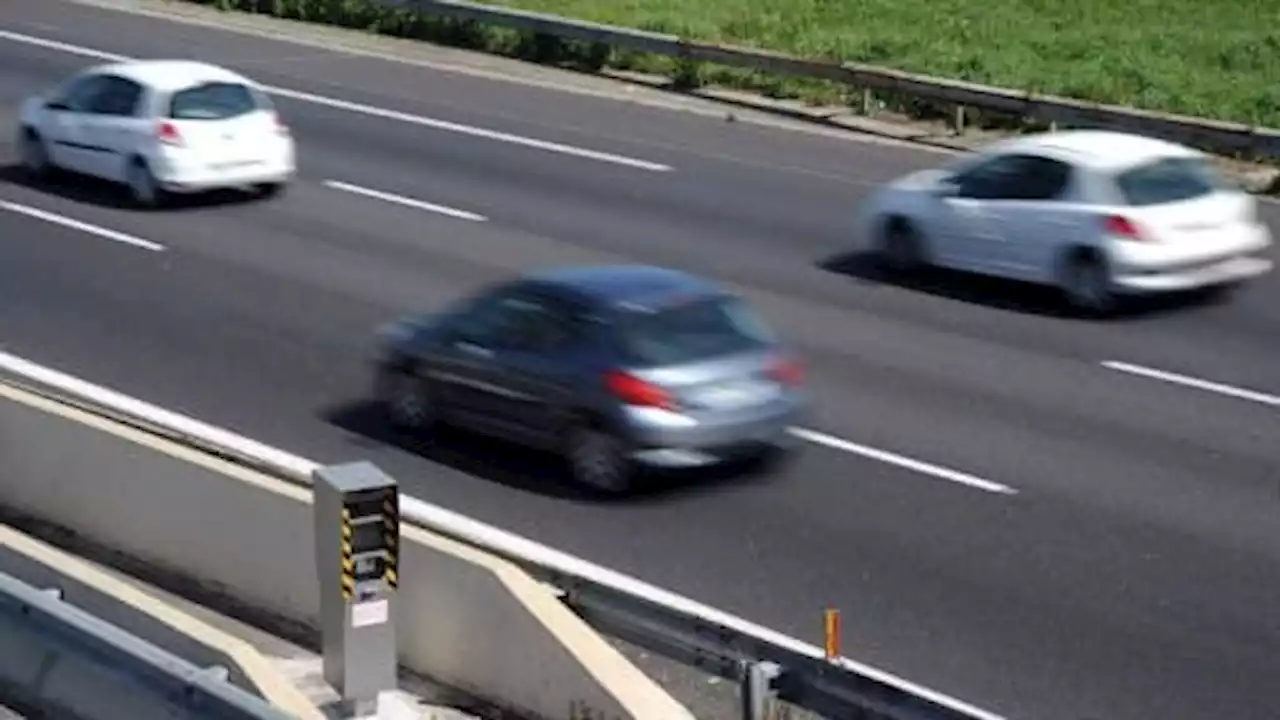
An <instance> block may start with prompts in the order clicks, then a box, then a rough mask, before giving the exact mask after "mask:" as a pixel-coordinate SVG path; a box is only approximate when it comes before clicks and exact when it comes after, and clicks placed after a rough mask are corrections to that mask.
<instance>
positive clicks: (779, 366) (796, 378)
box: [769, 357, 804, 387]
mask: <svg viewBox="0 0 1280 720" xmlns="http://www.w3.org/2000/svg"><path fill="white" fill-rule="evenodd" d="M769 377H771V378H773V379H774V380H775V381H777V382H779V383H781V384H783V385H788V386H791V387H796V386H799V385H801V384H802V383H804V366H802V365H801V364H800V363H798V362H796V361H795V360H792V359H791V358H786V357H782V358H778V359H776V360H774V361H773V364H771V365H770V366H769Z"/></svg>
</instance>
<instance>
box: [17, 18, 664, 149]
mask: <svg viewBox="0 0 1280 720" xmlns="http://www.w3.org/2000/svg"><path fill="white" fill-rule="evenodd" d="M0 38H3V39H5V40H12V41H13V42H19V43H25V44H27V45H35V46H37V47H43V48H48V49H50V50H58V51H61V52H65V53H70V54H73V55H81V56H84V57H91V58H96V59H98V60H107V61H109V62H125V61H128V60H133V59H134V58H130V57H128V56H126V55H117V54H115V53H109V52H104V51H102V50H95V49H93V48H87V47H83V46H80V45H72V44H70V43H64V42H59V41H57V40H48V39H46V38H41V37H35V36H34V35H23V34H22V33H16V32H12V31H9V30H0ZM262 87H263V89H265V90H266V91H267V92H269V93H272V94H275V95H279V96H281V97H287V98H293V99H294V100H301V101H302V102H309V103H312V104H314V105H324V106H327V107H331V108H336V109H338V110H346V111H348V112H353V113H359V114H362V115H369V116H372V117H380V118H384V119H387V120H396V121H399V122H403V123H409V124H411V125H420V126H422V127H429V128H434V129H436V130H444V131H447V132H455V133H459V134H462V135H470V136H472V137H478V138H484V139H486V140H495V141H497V142H504V143H508V144H511V145H522V146H524V147H529V148H533V149H535V150H544V151H546V152H553V153H559V154H561V155H571V156H574V157H580V158H585V159H588V160H596V161H599V162H606V163H612V164H614V165H624V166H626V167H632V168H637V169H639V170H648V171H650V172H671V171H673V170H675V168H673V167H671V166H670V165H663V164H662V163H655V162H650V161H648V160H640V159H638V158H633V157H627V156H626V155H616V154H614V153H607V152H601V151H599V150H588V149H586V148H580V147H575V146H573V145H563V144H561V143H555V142H550V141H548V140H538V139H536V138H529V137H524V136H523V135H512V134H511V133H504V132H499V131H497V130H488V129H486V128H481V127H475V126H474V125H463V124H462V123H455V122H449V121H448V120H438V119H436V118H430V117H426V116H424V115H414V114H412V113H406V112H400V111H398V110H388V109H387V108H380V107H376V106H374V105H365V104H364V103H358V102H352V101H350V100H340V99H338V98H331V97H327V96H324V95H315V94H313V93H308V92H302V91H301V90H291V89H289V88H282V87H274V86H271V85H263V86H262Z"/></svg>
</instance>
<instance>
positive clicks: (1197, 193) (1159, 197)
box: [1116, 157, 1225, 206]
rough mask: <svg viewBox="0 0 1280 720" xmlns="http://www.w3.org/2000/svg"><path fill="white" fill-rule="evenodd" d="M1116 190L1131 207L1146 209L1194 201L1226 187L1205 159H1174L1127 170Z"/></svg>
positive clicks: (1118, 180)
mask: <svg viewBox="0 0 1280 720" xmlns="http://www.w3.org/2000/svg"><path fill="white" fill-rule="evenodd" d="M1116 187H1118V188H1119V189H1120V194H1121V196H1123V197H1124V200H1125V202H1126V203H1127V204H1129V205H1136V206H1142V205H1159V204H1162V203H1173V202H1179V201H1182V200H1192V199H1195V198H1198V197H1203V196H1205V195H1209V194H1211V193H1213V192H1216V191H1218V190H1220V189H1222V188H1223V187H1225V184H1224V183H1223V181H1222V179H1221V178H1220V177H1219V176H1218V173H1217V172H1216V171H1215V170H1214V169H1213V168H1212V167H1211V166H1210V165H1209V163H1208V162H1206V161H1204V160H1203V159H1201V158H1185V157H1171V158H1161V159H1159V160H1155V161H1153V162H1148V163H1144V164H1142V165H1139V166H1137V167H1135V168H1131V169H1129V170H1126V171H1125V172H1123V173H1121V174H1120V175H1119V176H1117V177H1116Z"/></svg>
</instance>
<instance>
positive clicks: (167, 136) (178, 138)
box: [156, 122, 183, 145]
mask: <svg viewBox="0 0 1280 720" xmlns="http://www.w3.org/2000/svg"><path fill="white" fill-rule="evenodd" d="M156 139H158V140H159V141H160V142H162V143H164V144H165V145H182V144H183V142H182V134H181V133H179V132H178V128H177V126H176V125H174V124H173V123H171V122H162V123H160V125H159V126H158V127H156Z"/></svg>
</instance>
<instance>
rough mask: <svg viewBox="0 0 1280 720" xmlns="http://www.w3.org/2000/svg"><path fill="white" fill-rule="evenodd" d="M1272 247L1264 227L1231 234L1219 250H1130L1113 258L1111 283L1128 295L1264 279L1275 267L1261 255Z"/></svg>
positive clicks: (1144, 248) (1157, 246)
mask: <svg viewBox="0 0 1280 720" xmlns="http://www.w3.org/2000/svg"><path fill="white" fill-rule="evenodd" d="M1270 246H1271V233H1270V231H1269V230H1268V229H1267V227H1266V226H1265V225H1261V224H1257V225H1252V226H1248V227H1247V229H1246V230H1244V231H1242V232H1240V233H1238V234H1237V233H1232V234H1231V238H1230V240H1229V241H1227V242H1224V243H1223V244H1222V245H1221V246H1220V247H1217V248H1214V249H1210V250H1202V249H1199V248H1196V249H1193V250H1189V251H1188V250H1182V251H1178V250H1175V249H1171V248H1164V247H1161V246H1159V245H1153V246H1144V247H1136V246H1130V247H1129V248H1128V250H1127V251H1126V252H1121V253H1116V255H1115V256H1113V258H1112V268H1113V277H1112V282H1113V284H1114V285H1115V287H1116V289H1117V290H1120V291H1122V292H1130V293H1149V292H1168V291H1179V290H1193V289H1196V288H1202V287H1209V286H1213V285H1221V284H1229V283H1235V282H1240V281H1244V280H1248V279H1249V278H1253V277H1257V276H1259V275H1263V274H1265V273H1267V272H1269V271H1271V269H1272V268H1273V266H1274V263H1273V262H1272V261H1271V260H1269V259H1267V258H1264V257H1260V253H1262V251H1264V250H1266V249H1267V248H1268V247H1270Z"/></svg>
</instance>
